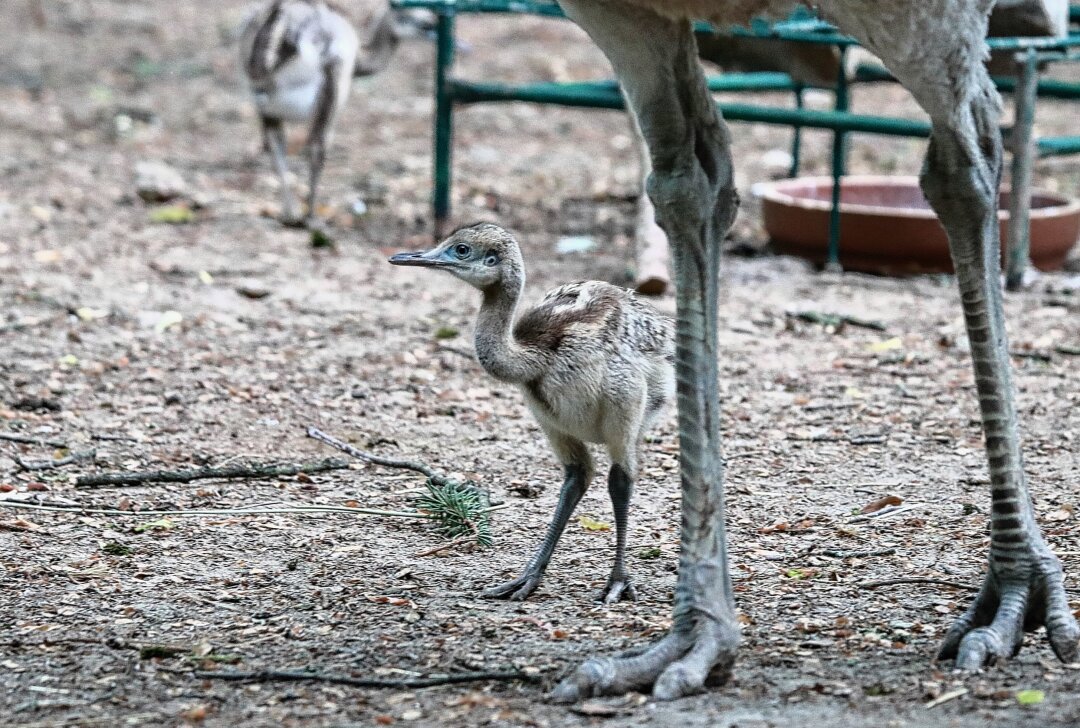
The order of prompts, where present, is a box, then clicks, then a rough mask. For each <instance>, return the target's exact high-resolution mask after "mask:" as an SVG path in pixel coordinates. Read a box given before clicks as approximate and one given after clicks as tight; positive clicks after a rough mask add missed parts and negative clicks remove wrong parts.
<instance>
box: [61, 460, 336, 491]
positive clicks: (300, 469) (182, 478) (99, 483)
mask: <svg viewBox="0 0 1080 728" xmlns="http://www.w3.org/2000/svg"><path fill="white" fill-rule="evenodd" d="M348 467H349V462H348V461H347V460H342V459H340V458H330V459H328V460H319V461H318V462H313V463H300V464H298V465H297V464H286V465H230V466H228V467H223V468H195V469H193V470H151V471H147V472H129V473H101V474H99V475H84V476H82V477H81V478H78V479H76V481H75V487H76V488H102V487H115V486H130V485H145V484H147V483H190V482H191V481H193V480H206V479H208V478H216V479H228V478H273V477H277V476H280V475H298V474H300V473H322V472H326V471H327V470H345V469H346V468H348Z"/></svg>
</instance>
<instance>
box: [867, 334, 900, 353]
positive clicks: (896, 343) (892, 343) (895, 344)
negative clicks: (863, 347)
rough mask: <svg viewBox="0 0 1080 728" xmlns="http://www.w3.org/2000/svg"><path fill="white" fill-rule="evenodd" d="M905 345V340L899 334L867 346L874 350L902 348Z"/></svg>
mask: <svg viewBox="0 0 1080 728" xmlns="http://www.w3.org/2000/svg"><path fill="white" fill-rule="evenodd" d="M903 346H904V342H903V341H902V340H901V339H900V337H899V336H894V337H892V338H891V339H882V340H881V341H875V342H874V343H873V344H870V346H868V347H867V348H868V349H870V351H873V352H881V351H892V350H893V349H900V348H902V347H903Z"/></svg>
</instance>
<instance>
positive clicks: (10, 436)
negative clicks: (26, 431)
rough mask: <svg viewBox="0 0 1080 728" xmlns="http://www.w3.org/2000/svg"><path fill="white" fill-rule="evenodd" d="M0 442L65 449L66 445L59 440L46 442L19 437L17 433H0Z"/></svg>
mask: <svg viewBox="0 0 1080 728" xmlns="http://www.w3.org/2000/svg"><path fill="white" fill-rule="evenodd" d="M0 440H7V441H8V442H21V443H22V444H24V445H41V446H43V447H67V443H66V442H63V441H61V440H46V439H44V438H41V437H30V436H29V435H20V434H19V433H17V432H0Z"/></svg>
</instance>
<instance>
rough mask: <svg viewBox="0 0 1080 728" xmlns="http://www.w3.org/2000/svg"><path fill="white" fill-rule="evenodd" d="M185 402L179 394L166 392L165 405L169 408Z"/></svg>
mask: <svg viewBox="0 0 1080 728" xmlns="http://www.w3.org/2000/svg"><path fill="white" fill-rule="evenodd" d="M183 401H184V400H183V398H182V397H181V396H180V393H179V392H166V393H165V404H167V405H169V406H173V405H178V404H182V403H183Z"/></svg>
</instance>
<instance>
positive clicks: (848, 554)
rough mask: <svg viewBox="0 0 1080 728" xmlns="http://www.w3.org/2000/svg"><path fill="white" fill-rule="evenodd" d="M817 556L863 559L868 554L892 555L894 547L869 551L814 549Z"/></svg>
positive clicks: (894, 550) (894, 551) (868, 555)
mask: <svg viewBox="0 0 1080 728" xmlns="http://www.w3.org/2000/svg"><path fill="white" fill-rule="evenodd" d="M814 553H815V554H816V555H817V556H828V557H829V558H832V559H865V558H868V557H870V556H892V555H893V554H895V553H896V549H873V550H871V551H833V550H831V549H829V550H826V551H815V552H814Z"/></svg>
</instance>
